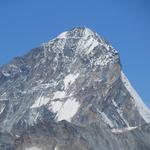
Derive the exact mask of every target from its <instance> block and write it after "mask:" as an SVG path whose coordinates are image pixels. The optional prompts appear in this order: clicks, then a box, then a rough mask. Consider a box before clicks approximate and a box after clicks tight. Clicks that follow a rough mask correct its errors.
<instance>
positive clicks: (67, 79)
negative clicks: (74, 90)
mask: <svg viewBox="0 0 150 150" xmlns="http://www.w3.org/2000/svg"><path fill="white" fill-rule="evenodd" d="M78 76H79V73H77V74H69V75H67V76H66V77H65V78H64V84H65V90H66V89H67V88H68V86H69V85H71V84H73V83H74V82H75V80H76V79H77V78H78Z"/></svg>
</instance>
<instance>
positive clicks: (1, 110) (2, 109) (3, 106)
mask: <svg viewBox="0 0 150 150" xmlns="http://www.w3.org/2000/svg"><path fill="white" fill-rule="evenodd" d="M5 107H6V106H5V104H2V105H1V106H0V114H1V113H3V111H4V109H5Z"/></svg>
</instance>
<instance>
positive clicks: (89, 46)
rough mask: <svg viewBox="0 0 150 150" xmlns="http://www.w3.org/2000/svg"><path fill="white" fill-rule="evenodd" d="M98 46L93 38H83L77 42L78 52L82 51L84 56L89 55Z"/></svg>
mask: <svg viewBox="0 0 150 150" xmlns="http://www.w3.org/2000/svg"><path fill="white" fill-rule="evenodd" d="M98 45H99V42H98V41H97V40H95V39H94V38H93V37H89V38H85V39H84V38H83V39H81V40H80V41H79V42H78V48H77V49H79V50H80V51H84V52H85V54H89V53H90V52H91V51H92V50H93V49H94V48H95V47H96V46H98Z"/></svg>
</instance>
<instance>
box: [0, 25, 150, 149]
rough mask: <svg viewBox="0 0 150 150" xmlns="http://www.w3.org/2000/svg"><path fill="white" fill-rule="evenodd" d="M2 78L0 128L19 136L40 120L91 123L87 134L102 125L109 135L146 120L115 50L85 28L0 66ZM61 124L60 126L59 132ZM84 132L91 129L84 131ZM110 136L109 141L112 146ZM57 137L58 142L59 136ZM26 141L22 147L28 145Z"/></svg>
mask: <svg viewBox="0 0 150 150" xmlns="http://www.w3.org/2000/svg"><path fill="white" fill-rule="evenodd" d="M0 83H1V84H0V129H1V130H0V131H1V132H2V133H5V132H6V131H7V132H8V133H10V134H13V136H15V139H16V138H17V139H19V141H20V139H22V138H23V135H24V134H26V133H25V131H27V132H28V131H30V130H32V128H34V130H36V129H37V132H41V133H43V131H40V129H39V128H38V125H40V124H41V123H42V124H44V123H45V125H46V127H47V128H49V125H50V126H51V125H52V126H53V124H56V126H58V127H59V124H61V123H60V122H63V120H66V122H67V126H69V127H68V130H69V131H70V130H71V128H72V127H70V126H72V125H75V126H76V127H75V131H78V130H79V129H78V128H80V127H81V128H85V130H86V128H89V130H90V132H91V133H90V135H91V134H92V131H94V130H96V129H97V130H98V131H99V132H102V130H101V129H99V128H106V130H107V131H108V132H110V134H116V133H117V134H118V133H122V134H124V131H125V132H126V131H127V132H134V130H137V128H139V127H141V126H143V125H144V124H148V123H149V122H150V111H149V109H148V108H147V107H146V106H145V104H144V103H143V102H142V100H141V99H140V98H139V96H138V94H137V93H136V92H135V91H134V89H133V88H132V86H131V85H130V83H129V81H128V79H127V78H126V76H125V75H124V73H123V71H122V66H121V63H120V57H119V53H118V52H117V51H116V50H115V49H114V48H113V47H112V46H111V45H110V44H109V43H108V42H106V40H104V39H103V38H102V37H100V36H99V35H98V34H97V33H96V32H93V31H91V30H90V29H88V28H85V27H78V28H73V29H71V30H69V31H66V32H63V33H62V34H60V35H58V37H56V38H55V39H53V40H50V41H49V42H47V43H44V44H42V45H41V46H40V47H38V48H35V49H33V50H32V51H30V52H29V53H27V54H26V55H24V56H23V57H17V58H15V59H14V60H12V61H11V62H10V63H9V64H7V65H4V66H3V67H2V68H1V69H0ZM46 122H49V123H50V124H49V125H48V124H47V123H46ZM63 123H64V122H63ZM63 123H62V124H63ZM92 124H93V125H94V127H95V128H96V129H93V127H91V126H90V125H92ZM98 124H100V126H102V127H98ZM103 124H104V125H103ZM89 126H90V127H89ZM63 128H65V127H62V126H61V127H59V130H60V132H62V130H63ZM46 130H47V129H46ZM69 131H66V132H67V134H68V132H69ZM83 131H84V129H83ZM83 131H82V130H81V131H80V132H79V133H78V134H76V135H77V137H78V136H80V135H82V134H84V133H85V132H83ZM30 132H31V131H30ZM69 133H70V132H69ZM36 134H37V133H36V132H35V135H36ZM43 134H44V135H43V136H44V137H45V133H43ZM52 134H53V131H52V132H51V131H50V135H49V136H50V137H51V136H52V137H51V138H52V139H53V138H56V137H55V136H54V135H52ZM57 134H59V133H57ZM70 134H71V135H72V134H73V133H70ZM86 134H89V133H88V131H87V130H86ZM103 134H104V136H105V137H106V139H107V138H108V139H109V137H107V136H106V135H105V133H103ZM140 134H143V131H140ZM28 136H30V133H29V135H28ZM33 136H34V135H33ZM72 136H73V135H72ZM93 136H94V135H92V137H93ZM99 136H100V135H98V136H97V137H96V138H100V137H99ZM112 136H113V135H112ZM132 136H133V138H134V135H132ZM127 137H128V135H127ZM57 138H58V137H57ZM136 138H140V136H139V135H138V136H136ZM77 139H78V138H77ZM112 139H113V138H112ZM112 139H111V140H110V144H111V145H112V147H114V146H113V144H112V143H114V141H113V140H112ZM114 139H115V140H117V137H116V136H114ZM26 140H27V139H26ZM26 140H25V141H26ZM31 140H32V139H31ZM33 140H34V137H33ZM78 140H79V141H80V139H78ZM97 140H98V139H97ZM34 142H35V141H33V143H34ZM55 142H56V141H55ZM55 142H54V143H53V144H52V145H51V146H52V147H53V145H55ZM57 142H58V143H59V142H60V143H61V142H62V139H61V140H60V139H59V140H58V139H57ZM57 142H56V143H57ZM80 142H81V141H80ZM88 142H91V140H90V138H88ZM94 142H96V141H94ZM111 142H112V143H111ZM24 144H25V143H24V142H23V141H21V145H22V146H23V145H24ZM120 144H121V145H122V141H120ZM120 144H119V145H120ZM33 145H34V144H33ZM62 145H63V146H65V145H64V144H62ZM114 145H115V144H114ZM18 146H20V144H18ZM24 146H25V145H24ZM24 146H23V147H22V148H21V149H26V148H25V147H26V146H25V147H24ZM42 147H43V146H42ZM52 147H51V149H54V148H52ZM60 147H61V146H60ZM81 147H82V148H83V146H81ZM45 149H46V148H45ZM60 149H61V148H60ZM83 149H85V148H83ZM94 149H96V147H95V148H94ZM106 149H108V147H107V148H106Z"/></svg>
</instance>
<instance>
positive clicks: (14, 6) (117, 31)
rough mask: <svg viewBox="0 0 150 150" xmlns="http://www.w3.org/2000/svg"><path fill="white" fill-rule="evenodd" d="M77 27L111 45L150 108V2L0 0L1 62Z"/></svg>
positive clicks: (139, 0)
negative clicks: (87, 28)
mask: <svg viewBox="0 0 150 150" xmlns="http://www.w3.org/2000/svg"><path fill="white" fill-rule="evenodd" d="M75 26H87V27H89V28H91V29H92V30H94V31H97V32H98V33H99V34H100V35H102V36H103V37H105V38H106V39H107V40H108V41H109V42H110V43H112V45H113V46H114V47H115V48H116V49H117V50H118V51H119V53H120V56H121V62H122V65H123V69H124V72H125V73H126V75H127V76H128V78H129V80H130V81H131V83H132V85H133V86H134V87H135V89H136V90H137V91H138V93H139V94H140V96H141V97H142V98H143V100H144V101H145V103H146V104H147V105H148V106H149V107H150V87H149V86H150V45H149V44H150V1H149V0H124V1H123V0H13V1H10V0H1V1H0V64H5V63H8V62H9V61H10V60H11V59H12V58H13V57H15V56H20V55H23V54H25V53H27V52H28V51H29V50H30V49H31V48H34V47H37V46H39V45H41V43H43V42H46V41H48V40H50V39H52V38H54V37H55V36H57V35H58V34H59V33H61V32H62V31H65V30H68V29H70V28H72V27H75Z"/></svg>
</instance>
